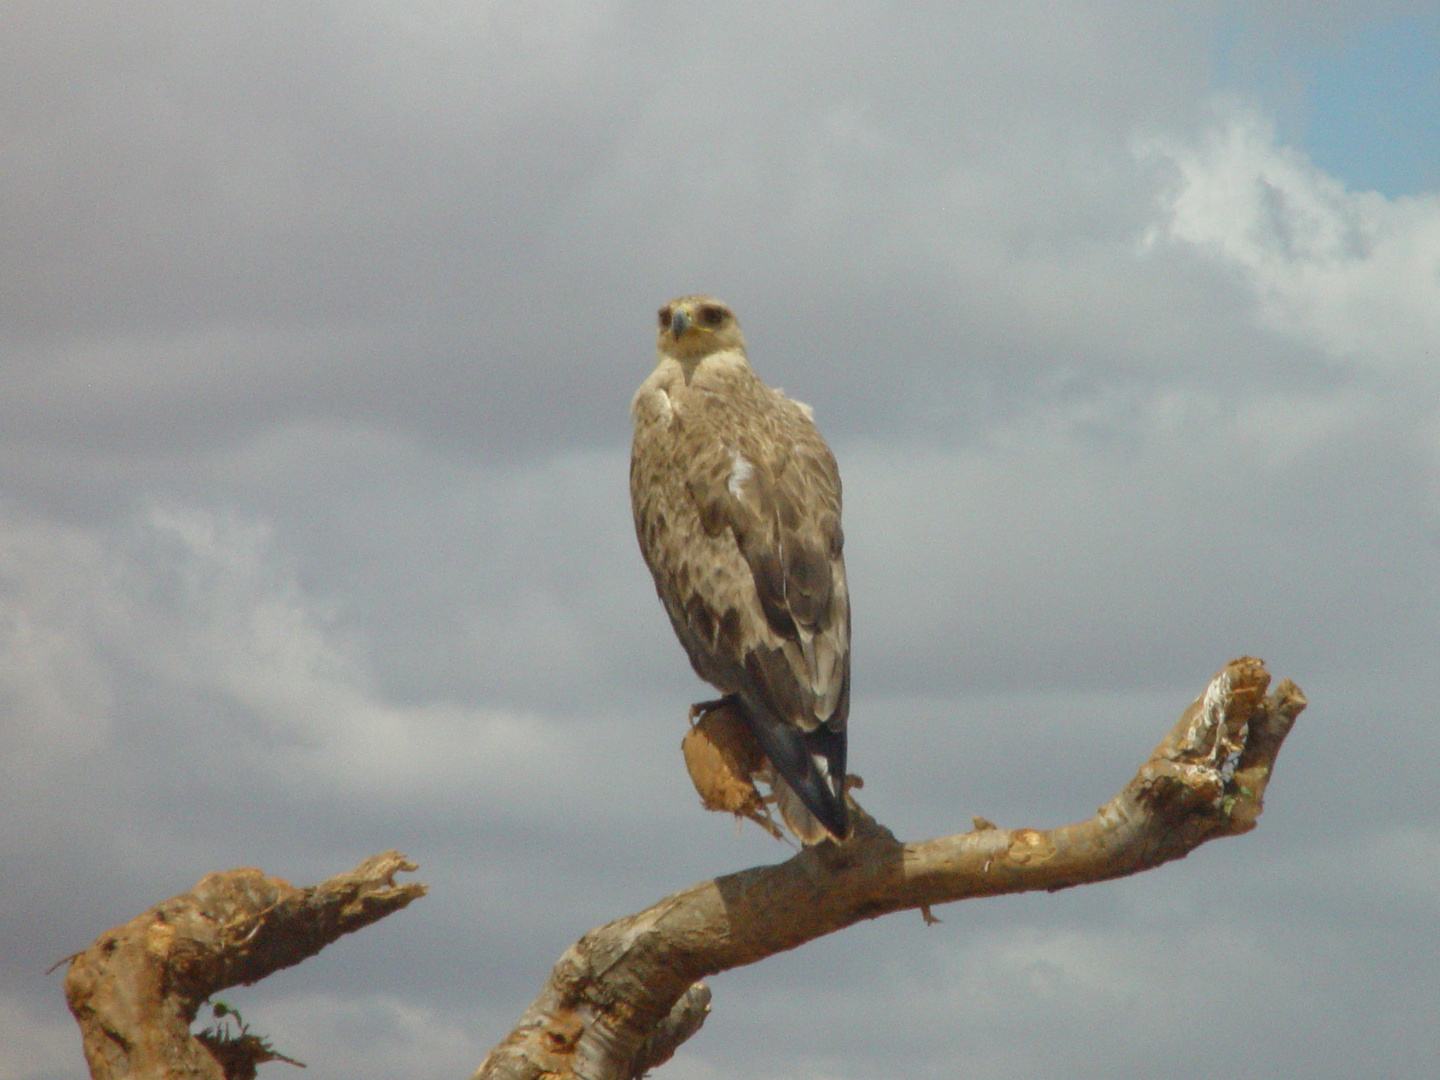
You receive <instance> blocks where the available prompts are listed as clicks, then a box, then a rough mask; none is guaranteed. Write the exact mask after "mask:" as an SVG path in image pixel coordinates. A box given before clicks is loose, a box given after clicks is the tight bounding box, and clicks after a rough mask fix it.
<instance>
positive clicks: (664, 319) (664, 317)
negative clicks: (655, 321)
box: [660, 304, 670, 330]
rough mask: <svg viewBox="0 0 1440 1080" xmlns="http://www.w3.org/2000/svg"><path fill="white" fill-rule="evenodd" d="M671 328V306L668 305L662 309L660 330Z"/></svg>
mask: <svg viewBox="0 0 1440 1080" xmlns="http://www.w3.org/2000/svg"><path fill="white" fill-rule="evenodd" d="M669 328H670V306H669V305H668V304H667V305H666V306H665V307H662V308H661V309H660V329H662V330H668V329H669Z"/></svg>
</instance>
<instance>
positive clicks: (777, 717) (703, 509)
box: [630, 296, 851, 846]
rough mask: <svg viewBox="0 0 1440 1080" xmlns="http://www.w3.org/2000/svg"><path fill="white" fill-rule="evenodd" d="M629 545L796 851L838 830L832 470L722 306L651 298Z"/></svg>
mask: <svg viewBox="0 0 1440 1080" xmlns="http://www.w3.org/2000/svg"><path fill="white" fill-rule="evenodd" d="M631 415H632V418H633V419H634V422H635V434H634V442H633V444H632V448H631V456H630V500H631V508H632V510H633V512H634V517H635V533H636V537H637V539H638V540H639V544H640V552H641V555H642V556H643V558H644V560H645V564H646V566H647V567H648V568H649V570H650V573H651V575H652V576H653V578H654V581H655V591H656V592H657V593H658V594H659V597H660V601H661V603H662V604H663V605H664V608H665V612H666V614H667V615H668V616H669V617H670V623H671V625H672V627H673V628H674V630H675V635H676V636H677V637H678V638H679V639H680V644H681V645H682V646H683V647H684V649H685V653H686V655H687V656H688V657H689V659H690V664H691V666H692V667H693V668H694V669H695V673H696V674H697V675H699V676H700V677H701V678H702V679H704V680H705V681H706V682H709V683H710V684H712V685H713V686H715V688H716V689H718V690H719V691H720V692H721V693H722V694H724V695H725V697H724V698H723V699H722V701H723V702H724V703H725V704H728V705H730V706H732V708H733V709H734V711H736V712H738V713H739V715H740V717H741V719H742V720H743V723H744V726H745V727H746V728H748V730H749V732H750V734H751V735H753V737H754V739H755V741H756V742H757V743H758V744H759V748H760V750H761V751H762V753H763V754H764V757H765V759H766V760H767V761H768V762H769V764H770V765H771V766H772V767H773V770H772V771H771V772H770V773H769V775H768V779H769V780H770V785H771V789H772V793H773V795H774V798H775V802H776V805H777V808H778V809H779V810H780V812H781V816H782V818H783V819H784V820H785V822H786V824H788V825H789V826H790V828H791V830H792V831H793V832H794V833H795V834H796V836H797V837H798V838H799V839H800V841H801V843H802V844H804V845H805V846H812V845H815V844H819V843H823V842H825V841H827V840H828V841H835V842H838V841H842V840H844V839H845V838H846V837H847V836H848V835H849V834H850V828H851V822H850V813H849V809H848V807H847V803H846V794H845V791H846V773H845V764H846V762H845V750H846V722H847V719H848V717H849V712H850V594H849V586H848V584H847V582H846V578H845V558H844V551H843V549H844V543H845V538H844V533H843V531H842V529H841V524H840V512H841V487H840V470H839V467H838V466H837V465H836V462H835V457H834V455H833V454H832V453H831V452H830V448H829V447H828V446H827V445H826V444H825V440H824V439H823V438H822V437H821V435H820V432H819V430H818V429H817V428H816V426H815V420H814V414H813V412H812V410H811V409H810V407H809V406H808V405H804V404H801V403H800V402H798V401H792V400H791V399H790V398H788V397H786V396H785V394H784V393H783V392H781V391H779V390H775V389H772V388H771V387H769V386H767V385H766V384H765V383H763V382H761V381H760V379H759V377H758V376H756V374H755V373H754V372H753V371H752V370H751V368H750V362H749V358H748V355H747V352H746V347H745V337H744V334H742V333H741V330H740V324H739V322H738V321H737V320H736V318H735V313H734V312H733V311H732V310H731V309H730V307H729V306H728V305H726V304H724V303H722V302H721V301H719V300H717V299H715V298H714V297H712V296H683V297H680V298H679V299H677V300H672V301H670V303H668V304H666V305H665V306H664V307H662V308H660V311H659V320H658V326H657V339H656V364H655V368H654V370H653V371H652V372H651V373H650V375H649V377H648V378H646V379H645V381H644V382H643V383H641V385H640V388H639V390H638V391H636V394H635V398H634V401H633V402H632V404H631Z"/></svg>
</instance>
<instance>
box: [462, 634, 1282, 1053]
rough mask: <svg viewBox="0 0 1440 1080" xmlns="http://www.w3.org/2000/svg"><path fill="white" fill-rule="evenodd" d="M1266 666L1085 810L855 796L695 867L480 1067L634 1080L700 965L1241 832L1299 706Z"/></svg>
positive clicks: (1100, 874)
mask: <svg viewBox="0 0 1440 1080" xmlns="http://www.w3.org/2000/svg"><path fill="white" fill-rule="evenodd" d="M1269 681H1270V676H1269V674H1268V673H1267V672H1266V671H1265V668H1264V666H1263V665H1262V664H1261V662H1260V661H1258V660H1254V659H1250V658H1248V657H1246V658H1242V659H1240V660H1236V661H1234V662H1233V663H1231V664H1229V665H1227V666H1226V668H1225V669H1224V670H1223V671H1221V672H1220V674H1218V675H1217V676H1216V677H1215V678H1214V679H1213V680H1212V681H1211V683H1210V685H1209V686H1208V687H1207V688H1206V690H1205V692H1204V693H1203V694H1202V695H1201V696H1200V697H1199V698H1197V699H1196V701H1195V703H1194V704H1192V705H1191V706H1190V707H1189V708H1188V709H1187V710H1186V711H1185V713H1184V715H1183V716H1181V718H1180V720H1179V721H1178V722H1177V723H1176V724H1175V726H1174V727H1173V728H1172V729H1171V730H1170V732H1169V733H1168V734H1167V735H1166V736H1165V738H1164V739H1163V740H1162V741H1161V743H1160V745H1159V746H1158V747H1156V749H1155V751H1154V752H1153V753H1152V755H1151V756H1150V759H1149V760H1148V761H1146V762H1145V764H1143V765H1142V766H1141V767H1140V770H1139V772H1138V773H1137V774H1136V776H1135V778H1134V779H1133V780H1131V781H1130V783H1128V784H1127V785H1126V786H1125V788H1124V789H1123V790H1121V792H1120V793H1119V794H1118V795H1116V796H1115V797H1114V798H1113V799H1111V800H1110V801H1109V802H1108V803H1106V804H1105V805H1104V806H1102V807H1101V808H1100V810H1099V811H1098V812H1097V813H1096V815H1095V816H1094V817H1093V818H1090V819H1089V820H1088V821H1084V822H1080V823H1079V824H1075V825H1066V826H1062V827H1060V828H1057V829H1051V830H1048V831H1039V830H1035V829H1000V828H996V827H994V826H993V825H991V824H990V823H989V822H985V821H979V820H977V822H976V828H975V830H974V831H972V832H968V833H960V834H957V835H954V836H947V837H942V838H939V839H935V840H924V841H919V842H915V843H908V844H902V843H900V842H899V841H897V840H896V839H895V837H894V836H893V835H892V834H891V833H890V832H889V831H888V830H886V829H885V828H883V827H882V826H880V825H878V824H876V823H875V822H874V821H873V820H872V819H871V818H869V817H868V816H867V815H865V814H864V812H863V811H860V809H859V807H858V806H857V807H855V809H856V811H857V812H856V815H855V817H856V828H855V835H854V836H853V837H852V838H851V840H849V841H847V842H846V843H845V844H843V845H840V846H835V845H821V846H818V847H813V848H808V849H806V850H804V851H802V852H800V853H799V854H797V855H796V856H794V857H793V858H791V859H789V860H788V861H786V862H784V863H780V864H779V865H776V866H764V867H756V868H753V869H750V870H744V871H741V872H740V873H737V874H730V875H728V876H726V877H721V878H716V879H715V880H713V881H706V882H702V883H700V884H698V885H694V886H692V887H690V888H688V889H685V890H682V891H681V892H678V893H675V894H674V895H673V896H669V897H667V898H665V899H664V900H662V901H660V902H659V903H658V904H656V905H654V906H653V907H651V908H649V909H647V910H646V911H642V912H640V913H639V914H636V915H631V916H629V917H627V918H623V919H619V920H617V921H616V922H613V923H611V924H609V925H608V926H604V927H601V928H599V929H597V930H592V931H591V932H590V933H588V934H586V935H585V936H584V937H583V938H581V939H580V940H579V941H578V942H576V943H575V944H574V945H572V946H571V947H570V948H569V949H568V950H566V952H565V955H564V956H562V957H561V959H560V962H559V963H558V964H557V965H556V966H555V969H554V971H552V972H551V975H550V979H549V981H548V982H547V984H546V986H545V988H544V990H543V991H542V992H541V994H540V996H539V997H538V998H536V1000H535V1001H534V1003H532V1004H531V1006H530V1008H529V1009H528V1010H527V1011H526V1012H525V1015H524V1016H523V1017H522V1018H521V1020H520V1023H519V1024H518V1025H517V1026H516V1028H515V1030H514V1031H512V1032H511V1033H510V1035H509V1036H507V1037H506V1039H505V1040H504V1041H503V1042H501V1043H500V1045H498V1046H497V1047H496V1048H495V1049H494V1050H492V1051H491V1052H490V1054H489V1056H488V1057H487V1058H486V1059H485V1061H484V1062H483V1063H482V1064H481V1066H480V1068H479V1070H478V1071H477V1072H476V1074H475V1080H500V1078H504V1080H540V1078H542V1077H545V1078H552V1077H579V1078H584V1080H630V1078H631V1077H633V1076H636V1075H638V1074H639V1073H641V1072H643V1071H644V1070H645V1069H646V1068H649V1067H651V1066H653V1064H655V1063H657V1061H658V1060H663V1059H656V1058H654V1057H653V1055H652V1051H651V1049H650V1048H651V1047H653V1046H654V1045H655V1041H654V1039H655V1038H656V1037H654V1036H652V1033H654V1032H656V1031H657V1029H659V1028H660V1027H662V1026H663V1025H665V1024H667V1023H669V1022H670V1021H669V1018H671V1017H673V1016H674V1014H675V1011H676V1010H677V1003H679V1006H680V1007H683V1006H684V1001H685V999H686V998H687V996H698V994H699V991H700V989H703V984H700V983H699V980H700V979H702V978H704V977H705V976H707V975H712V974H714V973H716V972H719V971H725V970H727V969H729V968H734V967H739V966H742V965H744V964H752V963H755V962H756V961H758V960H762V959H764V958H765V957H767V956H771V955H773V954H775V953H777V952H783V951H784V950H787V949H793V948H795V947H796V946H797V945H801V944H803V943H805V942H807V941H811V940H813V939H815V938H817V937H821V936H823V935H825V934H829V933H833V932H834V931H836V930H840V929H843V928H844V927H846V926H850V925H852V924H854V923H856V922H859V921H860V920H862V919H873V918H875V917H877V916H879V915H884V914H887V913H889V912H893V911H901V910H905V909H909V908H919V909H921V910H922V911H928V909H929V907H930V906H931V905H935V904H942V903H949V902H951V901H955V900H964V899H968V898H970V897H974V896H995V895H999V894H1002V893H1016V892H1027V891H1031V890H1035V889H1047V890H1051V891H1054V890H1057V889H1064V888H1070V887H1072V886H1075V885H1082V884H1087V883H1090V882H1095V881H1103V880H1106V879H1109V878H1116V877H1123V876H1125V875H1128V874H1134V873H1138V872H1140V871H1142V870H1148V869H1151V868H1153V867H1156V866H1160V865H1161V864H1163V863H1166V862H1169V861H1171V860H1173V859H1180V858H1184V857H1185V856H1186V855H1187V854H1189V853H1190V852H1191V851H1193V850H1194V849H1195V848H1196V847H1198V846H1199V845H1201V844H1203V843H1205V842H1206V841H1208V840H1213V839H1216V838H1218V837H1222V836H1231V835H1237V834H1240V833H1244V832H1248V831H1249V830H1250V829H1252V828H1254V827H1255V824H1256V819H1257V818H1258V817H1259V814H1260V811H1261V806H1262V800H1263V797H1264V792H1265V786H1266V784H1267V783H1268V781H1269V778H1270V775H1271V773H1272V771H1273V768H1274V764H1275V758H1276V755H1277V754H1278V753H1279V750H1280V746H1281V744H1282V743H1283V741H1284V739H1285V737H1286V735H1287V734H1288V733H1289V731H1290V728H1291V726H1292V725H1293V724H1294V722H1295V718H1296V717H1297V716H1298V715H1299V714H1300V711H1301V710H1302V709H1303V708H1304V707H1305V699H1304V697H1303V696H1302V695H1301V693H1300V691H1299V689H1298V688H1297V687H1296V686H1295V685H1294V684H1293V683H1291V682H1289V681H1288V680H1287V681H1285V682H1282V683H1281V684H1280V686H1279V687H1278V688H1277V690H1276V692H1275V693H1274V694H1272V695H1270V696H1269V697H1266V696H1265V691H1266V689H1267V687H1268V685H1269ZM704 996H705V998H706V999H707V1001H708V996H709V994H708V990H706V991H705V992H704ZM691 999H692V1000H693V997H691ZM682 1011H683V1008H682ZM703 1016H704V1010H701V1011H700V1012H699V1014H698V1019H697V1020H696V1021H695V1022H694V1024H693V1027H692V1028H689V1029H688V1030H689V1031H690V1032H693V1030H698V1028H699V1022H700V1021H702V1020H703ZM681 1030H685V1029H684V1028H681ZM679 1041H683V1038H682V1039H681V1040H677V1041H675V1043H674V1045H673V1046H670V1052H673V1050H674V1047H675V1046H678V1045H679ZM666 1056H668V1054H667V1055H666Z"/></svg>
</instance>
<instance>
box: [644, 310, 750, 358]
mask: <svg viewBox="0 0 1440 1080" xmlns="http://www.w3.org/2000/svg"><path fill="white" fill-rule="evenodd" d="M656 345H657V348H658V349H659V352H660V355H661V356H662V357H665V356H668V357H673V358H674V359H676V360H679V361H680V362H681V363H683V364H686V365H691V364H696V363H699V362H700V361H701V360H703V359H705V357H707V356H709V355H710V354H711V353H717V352H724V351H726V350H738V351H739V352H741V353H744V351H745V335H744V334H742V333H740V324H739V323H738V322H737V321H736V320H735V313H734V312H733V311H731V310H730V308H729V307H728V306H727V305H726V304H724V303H722V302H721V301H719V300H716V299H715V298H714V297H713V296H682V297H681V298H680V299H679V300H671V301H670V303H668V304H666V305H665V306H664V307H662V308H661V309H660V326H659V332H658V336H657V340H656Z"/></svg>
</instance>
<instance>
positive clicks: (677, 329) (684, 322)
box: [670, 307, 694, 338]
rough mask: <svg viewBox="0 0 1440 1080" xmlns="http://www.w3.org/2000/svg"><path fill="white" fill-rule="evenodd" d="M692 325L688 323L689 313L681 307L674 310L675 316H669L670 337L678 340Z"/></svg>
mask: <svg viewBox="0 0 1440 1080" xmlns="http://www.w3.org/2000/svg"><path fill="white" fill-rule="evenodd" d="M693 325H694V323H692V322H691V321H690V312H689V311H688V310H687V309H685V308H683V307H682V308H676V309H675V314H673V315H671V316H670V336H671V337H677V338H678V337H679V336H680V335H681V334H683V333H684V332H685V331H686V330H689V329H690V327H691V326H693Z"/></svg>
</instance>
